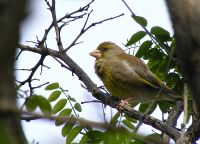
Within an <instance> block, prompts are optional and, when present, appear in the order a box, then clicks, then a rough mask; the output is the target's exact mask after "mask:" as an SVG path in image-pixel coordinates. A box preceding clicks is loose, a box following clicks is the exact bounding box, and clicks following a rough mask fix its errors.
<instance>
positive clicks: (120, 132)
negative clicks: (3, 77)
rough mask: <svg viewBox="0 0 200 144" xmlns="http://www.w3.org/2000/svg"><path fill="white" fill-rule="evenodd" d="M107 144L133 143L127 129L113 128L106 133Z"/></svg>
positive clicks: (105, 140)
mask: <svg viewBox="0 0 200 144" xmlns="http://www.w3.org/2000/svg"><path fill="white" fill-rule="evenodd" d="M103 140H104V143H105V144H128V143H130V142H131V137H130V133H129V132H128V131H127V130H126V129H125V128H122V127H120V128H113V129H108V130H106V131H105V132H104V135H103Z"/></svg>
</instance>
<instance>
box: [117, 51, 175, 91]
mask: <svg viewBox="0 0 200 144" xmlns="http://www.w3.org/2000/svg"><path fill="white" fill-rule="evenodd" d="M118 57H119V59H120V60H121V63H122V65H120V66H121V67H123V68H122V69H124V73H126V74H127V73H129V74H134V73H135V76H134V79H133V77H131V76H130V77H129V78H127V81H128V82H131V81H134V82H135V83H136V82H137V83H138V84H140V83H141V84H143V85H144V84H146V85H148V86H150V87H153V88H156V89H159V90H160V89H161V87H163V91H165V92H167V93H171V92H172V91H171V90H170V89H169V88H168V87H167V86H166V85H165V84H164V83H163V82H162V81H161V80H160V79H158V78H157V77H156V76H155V75H154V74H153V73H152V72H151V71H150V70H149V69H148V67H147V66H146V65H145V64H144V63H143V61H142V60H140V59H139V58H137V57H134V56H131V55H128V54H126V55H119V56H118ZM122 73H123V72H122Z"/></svg>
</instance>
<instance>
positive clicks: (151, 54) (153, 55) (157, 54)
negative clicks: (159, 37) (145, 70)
mask: <svg viewBox="0 0 200 144" xmlns="http://www.w3.org/2000/svg"><path fill="white" fill-rule="evenodd" d="M164 56H165V55H164V54H163V53H162V52H161V51H160V50H159V49H158V48H152V49H150V50H149V51H148V53H147V54H145V57H146V58H147V59H152V60H157V61H159V60H162V59H163V57H164Z"/></svg>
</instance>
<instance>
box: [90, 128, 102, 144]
mask: <svg viewBox="0 0 200 144" xmlns="http://www.w3.org/2000/svg"><path fill="white" fill-rule="evenodd" d="M86 135H87V137H88V140H89V143H94V144H99V143H101V142H102V141H103V135H104V133H103V132H101V131H99V130H91V131H88V132H87V133H86Z"/></svg>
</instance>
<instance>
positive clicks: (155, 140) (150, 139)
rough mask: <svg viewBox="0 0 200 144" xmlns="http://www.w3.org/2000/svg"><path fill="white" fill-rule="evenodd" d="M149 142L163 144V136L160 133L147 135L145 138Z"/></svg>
mask: <svg viewBox="0 0 200 144" xmlns="http://www.w3.org/2000/svg"><path fill="white" fill-rule="evenodd" d="M143 139H144V140H146V141H147V142H149V143H154V144H161V143H162V137H161V135H160V134H155V133H154V134H150V135H148V136H146V137H144V138H143Z"/></svg>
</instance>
